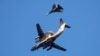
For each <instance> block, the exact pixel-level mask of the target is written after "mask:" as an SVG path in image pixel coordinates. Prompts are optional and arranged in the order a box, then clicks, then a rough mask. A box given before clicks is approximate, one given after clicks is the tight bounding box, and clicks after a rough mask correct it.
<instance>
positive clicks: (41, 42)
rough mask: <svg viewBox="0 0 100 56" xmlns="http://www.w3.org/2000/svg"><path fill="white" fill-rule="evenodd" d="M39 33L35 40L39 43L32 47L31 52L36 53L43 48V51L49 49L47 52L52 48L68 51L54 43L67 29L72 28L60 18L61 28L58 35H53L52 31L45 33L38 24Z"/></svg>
mask: <svg viewBox="0 0 100 56" xmlns="http://www.w3.org/2000/svg"><path fill="white" fill-rule="evenodd" d="M36 27H37V31H38V37H37V38H36V39H35V40H36V42H38V43H37V44H36V45H35V46H34V47H32V49H31V51H35V50H37V49H39V48H40V47H42V48H43V49H45V48H47V47H49V48H48V49H47V51H49V50H50V49H52V48H56V49H59V50H62V51H66V49H65V48H63V47H61V46H59V45H57V44H56V43H54V41H55V40H56V38H58V37H59V36H60V35H61V34H62V33H63V32H64V29H65V27H67V28H70V26H68V25H67V24H66V23H65V22H64V21H63V20H62V18H60V27H59V29H58V31H57V32H56V33H53V32H52V31H48V32H46V33H44V32H43V31H42V29H41V27H40V25H39V24H36Z"/></svg>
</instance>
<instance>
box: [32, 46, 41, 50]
mask: <svg viewBox="0 0 100 56" xmlns="http://www.w3.org/2000/svg"><path fill="white" fill-rule="evenodd" d="M40 47H41V46H34V47H32V49H31V51H35V50H38V49H39V48H40Z"/></svg>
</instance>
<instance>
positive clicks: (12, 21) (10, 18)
mask: <svg viewBox="0 0 100 56" xmlns="http://www.w3.org/2000/svg"><path fill="white" fill-rule="evenodd" d="M53 3H59V4H61V6H63V8H64V12H63V13H53V14H50V15H49V16H45V14H46V13H47V12H49V11H50V10H51V6H52V4H53ZM59 18H63V20H64V21H65V22H66V23H68V25H70V26H71V27H72V28H70V29H65V31H64V33H63V34H62V35H61V36H60V37H59V38H58V39H57V40H56V41H55V42H56V43H57V44H59V45H61V46H63V47H64V48H66V49H67V50H68V51H66V52H62V51H59V50H57V49H52V50H50V51H46V50H43V49H41V48H40V49H39V50H38V51H34V52H31V51H30V49H31V48H32V46H34V45H35V42H34V38H35V37H36V36H37V31H36V27H35V24H36V23H40V25H41V27H42V29H43V31H45V32H46V31H49V30H52V31H54V32H56V31H57V29H58V27H59ZM0 56H100V0H63V1H62V0H0Z"/></svg>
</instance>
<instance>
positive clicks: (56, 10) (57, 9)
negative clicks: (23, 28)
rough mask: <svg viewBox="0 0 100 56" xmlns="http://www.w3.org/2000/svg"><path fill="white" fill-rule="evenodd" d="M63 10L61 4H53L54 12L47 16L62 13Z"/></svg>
mask: <svg viewBox="0 0 100 56" xmlns="http://www.w3.org/2000/svg"><path fill="white" fill-rule="evenodd" d="M62 10H63V8H62V6H60V5H59V4H53V6H52V10H51V11H50V12H48V13H47V14H46V15H49V14H51V13H53V12H62Z"/></svg>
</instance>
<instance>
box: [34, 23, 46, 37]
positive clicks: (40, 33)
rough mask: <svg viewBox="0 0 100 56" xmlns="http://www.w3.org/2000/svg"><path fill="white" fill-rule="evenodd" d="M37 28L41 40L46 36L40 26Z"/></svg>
mask: <svg viewBox="0 0 100 56" xmlns="http://www.w3.org/2000/svg"><path fill="white" fill-rule="evenodd" d="M36 27H37V32H38V35H39V36H40V37H39V38H41V37H42V36H43V35H44V32H43V30H42V29H41V26H40V25H39V24H36Z"/></svg>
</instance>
